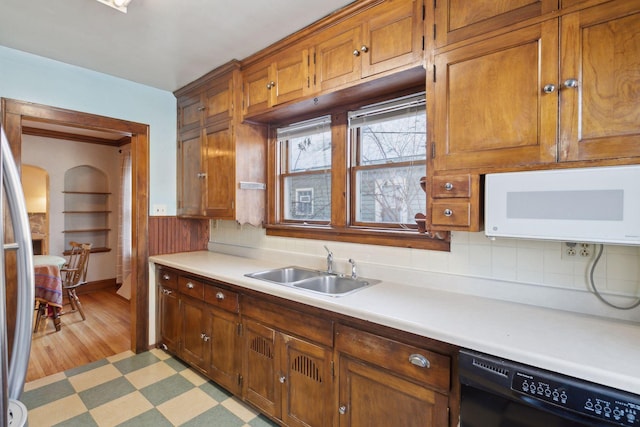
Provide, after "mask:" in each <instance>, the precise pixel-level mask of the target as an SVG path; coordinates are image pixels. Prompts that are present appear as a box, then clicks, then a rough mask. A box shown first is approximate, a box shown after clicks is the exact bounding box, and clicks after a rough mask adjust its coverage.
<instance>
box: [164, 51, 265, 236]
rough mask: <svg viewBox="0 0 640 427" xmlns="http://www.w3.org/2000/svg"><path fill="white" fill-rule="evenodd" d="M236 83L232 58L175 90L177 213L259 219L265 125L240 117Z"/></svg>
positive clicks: (237, 73) (236, 66)
mask: <svg viewBox="0 0 640 427" xmlns="http://www.w3.org/2000/svg"><path fill="white" fill-rule="evenodd" d="M241 84H242V83H241V75H240V64H239V62H237V61H232V62H230V63H229V64H226V65H224V66H222V67H220V68H218V69H216V70H214V71H212V72H211V73H209V74H208V75H206V76H204V77H202V78H201V79H198V80H196V81H195V82H193V83H191V84H189V85H188V86H186V87H184V88H182V89H179V90H178V91H176V93H175V95H176V97H177V101H178V153H177V158H178V216H181V217H200V218H215V219H229V220H237V221H238V222H240V223H249V224H252V225H260V224H261V223H262V221H263V218H264V199H265V197H264V188H260V187H261V186H263V185H264V184H265V175H264V173H265V159H264V155H265V150H266V130H265V129H264V127H262V126H258V125H251V124H244V123H241V111H240V109H239V108H236V106H239V105H240V103H241V101H240V98H241Z"/></svg>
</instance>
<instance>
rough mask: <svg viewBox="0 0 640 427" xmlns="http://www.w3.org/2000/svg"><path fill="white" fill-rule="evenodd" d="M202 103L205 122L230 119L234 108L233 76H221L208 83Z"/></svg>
mask: <svg viewBox="0 0 640 427" xmlns="http://www.w3.org/2000/svg"><path fill="white" fill-rule="evenodd" d="M204 103H205V106H206V109H205V110H204V114H205V124H207V125H210V124H212V123H217V122H220V121H224V120H230V119H231V118H232V115H233V108H234V105H233V78H232V77H231V76H229V77H221V78H219V79H217V80H215V81H214V82H213V83H212V84H210V85H209V87H208V88H207V89H206V91H205V95H204Z"/></svg>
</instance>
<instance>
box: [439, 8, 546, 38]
mask: <svg viewBox="0 0 640 427" xmlns="http://www.w3.org/2000/svg"><path fill="white" fill-rule="evenodd" d="M434 4H435V5H436V8H435V38H436V47H442V46H444V45H447V44H451V43H454V42H458V41H461V40H464V39H467V38H470V37H472V36H476V35H479V34H483V33H487V32H489V31H491V30H497V29H500V28H502V27H505V26H507V25H510V24H515V23H516V22H520V21H524V20H525V19H528V18H533V17H536V16H540V15H542V14H544V13H547V12H551V11H553V10H556V9H557V8H558V0H510V1H495V0H474V1H473V2H470V1H466V0H439V1H438V2H434Z"/></svg>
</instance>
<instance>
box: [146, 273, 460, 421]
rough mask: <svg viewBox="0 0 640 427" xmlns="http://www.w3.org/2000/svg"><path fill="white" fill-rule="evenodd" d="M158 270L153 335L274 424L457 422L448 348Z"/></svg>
mask: <svg viewBox="0 0 640 427" xmlns="http://www.w3.org/2000/svg"><path fill="white" fill-rule="evenodd" d="M175 275H177V276H178V279H177V280H174V277H175ZM157 278H158V284H159V287H158V288H159V300H158V325H159V328H158V329H159V334H158V339H159V343H160V344H167V343H174V342H175V343H179V345H171V346H169V345H166V346H164V348H165V349H167V350H168V351H170V352H172V353H173V354H175V355H176V356H178V357H179V358H181V359H182V360H184V361H186V362H187V363H189V364H190V365H191V366H193V367H194V368H195V369H197V370H199V371H200V372H203V373H204V374H205V375H207V376H208V377H209V378H211V379H212V380H213V381H215V382H217V383H218V384H220V385H221V386H223V387H225V388H226V389H228V390H229V391H230V392H232V393H233V394H235V395H236V396H238V397H240V398H241V399H243V400H244V401H246V402H248V403H249V404H251V405H253V406H254V407H256V408H257V409H259V410H260V411H261V412H263V413H264V414H265V415H267V416H269V417H271V418H272V419H274V420H275V421H277V422H278V423H280V424H282V425H285V426H296V427H303V426H309V427H315V426H353V427H358V426H372V425H401V426H421V427H453V426H455V425H457V421H456V420H451V419H450V412H451V411H450V408H451V406H452V404H453V405H454V406H456V405H457V398H455V397H452V394H454V392H457V388H456V387H453V386H452V381H451V372H452V367H451V360H452V355H453V352H454V349H455V348H454V346H449V345H448V344H444V343H437V344H435V347H436V348H437V349H438V351H439V352H435V351H433V350H431V349H425V348H422V347H421V346H416V345H412V344H415V341H414V339H415V340H417V342H419V343H422V342H424V341H426V342H430V340H428V339H426V338H422V337H416V336H414V335H411V334H408V333H405V332H400V331H395V330H393V329H389V328H384V327H381V326H376V325H373V329H372V330H368V329H367V328H366V327H360V326H354V325H360V324H362V322H360V321H357V320H356V321H355V322H353V324H351V325H346V324H343V323H342V322H347V323H349V318H347V317H345V316H340V315H337V314H333V313H330V312H325V311H323V310H319V309H316V308H311V307H306V306H303V305H301V304H297V303H293V302H288V301H286V300H282V299H278V298H275V297H271V296H268V295H264V296H262V295H261V294H256V293H255V292H252V291H244V292H249V293H250V294H251V295H249V296H247V295H243V290H242V289H241V288H239V287H235V286H233V285H231V284H226V283H219V282H217V281H213V280H211V281H209V279H206V278H199V277H194V276H193V275H190V274H188V273H183V272H180V271H177V270H176V271H174V270H171V269H167V268H165V267H158V269H157ZM173 283H178V286H177V290H173V289H171V290H172V292H171V293H169V294H168V295H167V294H165V293H164V292H163V289H166V285H167V284H168V285H172V284H173ZM176 294H177V298H176ZM174 299H175V300H178V301H179V302H178V303H177V304H176V303H174V302H173V301H174ZM289 305H290V306H289ZM176 306H179V311H178V310H176ZM307 310H308V311H309V312H307ZM176 313H178V315H176ZM170 322H176V323H178V326H177V327H176V326H175V325H173V326H170V325H169V323H170ZM374 331H375V332H374ZM379 331H387V332H393V331H395V332H396V333H397V334H398V335H400V336H401V337H409V338H410V339H408V340H407V341H406V342H405V341H402V340H401V339H400V338H398V339H395V338H394V339H391V338H390V337H395V336H396V334H393V333H391V334H389V335H386V336H382V335H380V333H379ZM172 333H173V334H174V335H177V336H171V334H172ZM419 345H422V344H419ZM453 414H457V410H454V411H453Z"/></svg>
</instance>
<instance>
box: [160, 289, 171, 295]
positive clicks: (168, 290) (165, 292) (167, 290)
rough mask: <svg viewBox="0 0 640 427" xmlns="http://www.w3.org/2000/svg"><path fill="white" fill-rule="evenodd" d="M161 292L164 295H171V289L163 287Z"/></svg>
mask: <svg viewBox="0 0 640 427" xmlns="http://www.w3.org/2000/svg"><path fill="white" fill-rule="evenodd" d="M162 293H163V294H165V295H171V294H172V293H173V291H172V290H171V289H163V290H162Z"/></svg>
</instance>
